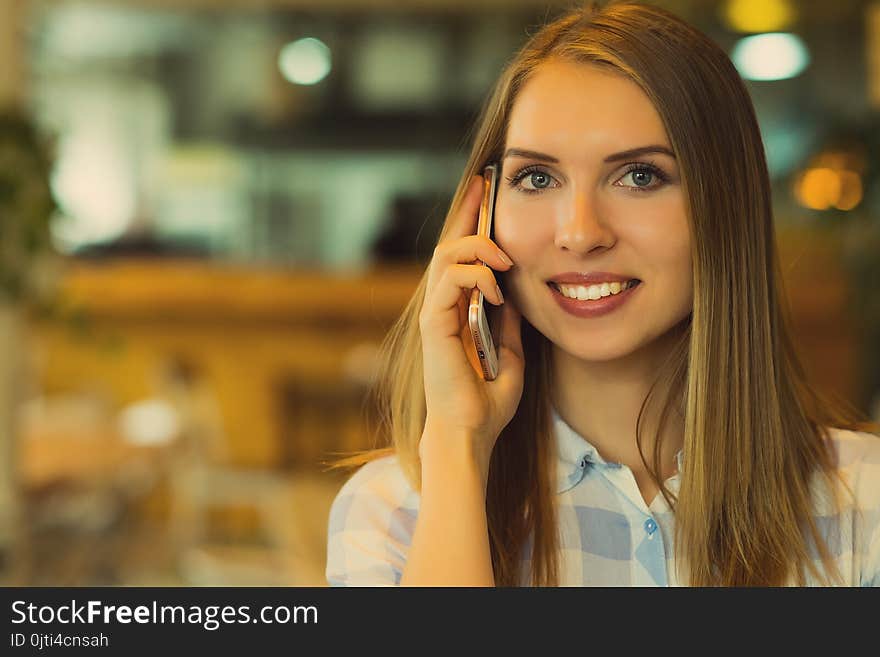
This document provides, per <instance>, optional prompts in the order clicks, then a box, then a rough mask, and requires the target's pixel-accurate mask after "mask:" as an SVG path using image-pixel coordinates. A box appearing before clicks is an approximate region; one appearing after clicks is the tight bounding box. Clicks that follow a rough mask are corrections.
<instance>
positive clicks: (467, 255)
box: [434, 235, 513, 271]
mask: <svg viewBox="0 0 880 657" xmlns="http://www.w3.org/2000/svg"><path fill="white" fill-rule="evenodd" d="M434 259H435V260H436V261H437V263H438V268H442V267H443V266H445V265H451V264H456V263H474V262H477V261H480V262H482V263H484V264H486V265H489V266H490V267H492V268H493V269H500V270H502V271H507V270H508V269H510V268H511V267H512V266H513V260H511V259H510V256H509V255H507V254H506V253H505V252H504V251H503V250H501V247H499V246H498V245H497V244H496V243H495V242H493V241H492V240H491V239H489V238H488V237H486V236H485V235H468V236H466V237H462V238H459V239H457V240H452V241H450V242H445V243H443V244H440V245H438V246H437V248H436V249H435V250H434Z"/></svg>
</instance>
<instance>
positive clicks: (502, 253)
mask: <svg viewBox="0 0 880 657" xmlns="http://www.w3.org/2000/svg"><path fill="white" fill-rule="evenodd" d="M498 255H499V256H501V259H502V260H503V261H504V263H505V264H507V265H510V266H511V267H513V260H511V259H510V258H509V257H508V255H507V254H506V253H505V252H504V251H502V250H501V249H498Z"/></svg>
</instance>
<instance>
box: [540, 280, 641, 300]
mask: <svg viewBox="0 0 880 657" xmlns="http://www.w3.org/2000/svg"><path fill="white" fill-rule="evenodd" d="M640 283H641V281H640V280H639V279H638V278H632V279H630V280H628V281H626V282H625V283H620V282H616V281H615V282H613V283H599V284H594V285H568V284H565V283H555V282H553V281H548V282H547V285H549V286H550V287H552V288H553V289H554V290H555V291H556V292H558V293H559V294H561V295H562V296H564V297H566V298H567V299H576V300H579V301H595V300H598V299H604V298H605V297H610V296H616V295H618V294H621V293H623V292H626V291H627V290H629V289H632V288H634V287H636V286H637V285H639V284H640Z"/></svg>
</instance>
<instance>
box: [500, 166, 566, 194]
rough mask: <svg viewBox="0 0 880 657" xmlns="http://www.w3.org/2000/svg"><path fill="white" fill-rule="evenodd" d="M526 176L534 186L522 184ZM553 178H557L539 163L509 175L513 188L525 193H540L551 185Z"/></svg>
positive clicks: (509, 182)
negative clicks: (523, 185)
mask: <svg viewBox="0 0 880 657" xmlns="http://www.w3.org/2000/svg"><path fill="white" fill-rule="evenodd" d="M526 177H528V180H529V182H530V183H531V184H532V185H533V188H529V187H522V186H520V184H519V182H520V181H521V180H523V179H524V178H526ZM551 180H555V178H553V176H551V175H550V174H549V173H547V172H546V171H544V170H543V169H541V168H540V167H539V166H537V165H532V166H528V167H526V168H524V169H520V170H519V171H517V172H516V173H515V174H514V175H512V176H508V177H507V182H508V184H509V186H510V187H511V188H513V189H516V190H518V191H521V192H523V193H525V194H540V193H541V191H542V190H544V189H547V188H548V187H549V185H550V181H551Z"/></svg>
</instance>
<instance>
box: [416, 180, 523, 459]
mask: <svg viewBox="0 0 880 657" xmlns="http://www.w3.org/2000/svg"><path fill="white" fill-rule="evenodd" d="M482 188H483V179H482V177H480V176H474V178H473V179H472V180H471V183H470V186H469V187H468V190H467V192H466V194H465V197H464V200H463V202H462V205H461V208H460V209H459V211H458V213H457V215H456V216H454V217H453V218H452V225H451V226H450V227H449V230H448V232H447V235H446V236H445V237H444V239H443V240H442V241H441V242H440V243H439V244H438V245H437V248H436V249H435V250H434V256H433V258H432V260H431V264H430V267H429V270H428V280H427V288H426V291H425V299H424V302H423V304H422V309H421V313H420V314H419V326H420V329H421V335H422V354H423V358H424V377H425V401H426V405H427V419H426V428H427V427H430V428H431V429H432V430H431V431H426V432H425V433H424V434H423V436H425V437H427V436H431V440H433V441H435V442H436V441H440V442H443V441H444V438H445V439H446V440H453V439H456V438H455V437H460V436H468V437H469V438H468V440H470V441H471V444H470V445H465V447H466V448H468V449H469V450H470V453H472V454H473V455H474V456H475V457H477V458H478V460H479V464H480V466H481V467H482V468H485V470H486V471H488V464H489V459H490V458H491V455H492V449H493V448H494V446H495V441H496V440H497V438H498V435H499V434H500V433H501V430H502V429H503V428H504V427H505V426H506V425H507V424H508V422H510V420H511V418H513V415H514V413H515V412H516V409H517V406H518V405H519V401H520V397H521V396H522V389H523V368H524V360H523V353H522V340H521V334H520V314H519V312H518V311H517V310H516V309H515V308H514V307H513V305H512V303H511V301H510V300H507V301H506V302H505V301H504V300H503V299H502V297H501V294H500V291H499V288H498V287H497V282H496V279H495V274H494V273H493V271H492V269H498V270H502V271H507V270H508V269H510V267H511V266H512V265H511V264H509V258H508V257H507V256H506V254H504V253H503V252H502V251H501V249H500V248H499V247H498V246H497V245H496V244H495V243H494V242H493V241H492V240H490V239H489V238H487V237H481V236H477V235H476V234H475V233H476V232H477V221H478V217H479V208H480V201H481V198H482ZM506 258H507V261H505V259H506ZM477 260H482V261H483V262H485V263H486V264H487V265H488V266H485V265H481V264H478V263H477V264H474V263H475V262H476V261H477ZM490 267H491V269H490ZM475 287H478V288H479V289H480V290H481V291H482V293H483V296H484V297H485V299H486V300H487V301H489V302H491V303H493V304H495V305H499V304H501V305H502V308H501V313H500V314H501V338H500V344H498V345H496V348H497V353H498V358H499V371H498V377H497V378H496V379H495V380H493V381H485V380H484V379H483V377H482V375H481V373H480V371H479V369H478V368H477V366H476V365H475V364H472V362H471V360H470V359H469V358H468V355H467V353H466V351H465V344H466V342H465V341H466V340H470V339H471V338H470V331H469V328H468V321H467V316H468V304H469V301H470V294H471V290H472V289H473V288H475ZM458 439H460V438H458ZM423 443H425V440H424V439H423V440H422V444H420V445H419V454H420V456H421V457H422V462H423V463H424V460H425V458H426V454H427V453H428V449H429V448H430V449H431V450H433V449H435V448H436V447H438V445H425V444H423ZM440 447H442V446H440Z"/></svg>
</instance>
